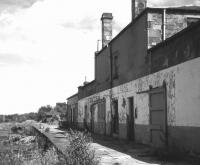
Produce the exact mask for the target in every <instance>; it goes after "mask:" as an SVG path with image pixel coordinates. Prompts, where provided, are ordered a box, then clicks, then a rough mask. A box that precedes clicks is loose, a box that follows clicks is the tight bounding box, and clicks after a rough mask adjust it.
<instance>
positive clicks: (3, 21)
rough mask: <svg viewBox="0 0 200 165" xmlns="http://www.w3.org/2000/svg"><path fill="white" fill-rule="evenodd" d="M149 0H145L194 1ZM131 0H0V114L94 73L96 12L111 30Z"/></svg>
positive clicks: (188, 0)
mask: <svg viewBox="0 0 200 165" xmlns="http://www.w3.org/2000/svg"><path fill="white" fill-rule="evenodd" d="M199 1H200V0H177V1H175V0H163V1H162V0H151V1H149V5H150V6H153V7H158V6H160V5H162V6H166V5H188V4H199ZM130 2H131V0H73V1H72V0H0V114H12V113H26V112H36V111H37V110H38V108H39V107H40V106H42V105H47V104H51V105H53V106H54V105H55V103H56V102H65V101H66V98H67V97H69V96H71V95H72V94H74V93H75V92H77V87H78V86H79V85H81V84H82V83H83V81H84V77H85V76H87V80H88V81H91V80H93V78H94V52H95V51H96V47H97V40H98V39H101V22H100V17H101V15H102V13H103V12H112V13H113V16H114V20H113V21H114V35H116V34H117V33H118V32H119V31H120V30H121V29H122V28H123V27H125V26H126V25H127V24H128V23H129V22H130V20H131V3H130Z"/></svg>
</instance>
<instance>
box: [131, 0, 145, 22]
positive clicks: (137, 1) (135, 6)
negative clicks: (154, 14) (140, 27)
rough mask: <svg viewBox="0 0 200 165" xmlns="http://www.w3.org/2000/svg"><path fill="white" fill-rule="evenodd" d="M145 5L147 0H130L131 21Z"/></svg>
mask: <svg viewBox="0 0 200 165" xmlns="http://www.w3.org/2000/svg"><path fill="white" fill-rule="evenodd" d="M146 7H147V0H131V9H132V21H133V20H134V19H135V18H136V17H137V16H138V15H139V14H140V13H141V12H142V11H143V10H144V9H145V8H146Z"/></svg>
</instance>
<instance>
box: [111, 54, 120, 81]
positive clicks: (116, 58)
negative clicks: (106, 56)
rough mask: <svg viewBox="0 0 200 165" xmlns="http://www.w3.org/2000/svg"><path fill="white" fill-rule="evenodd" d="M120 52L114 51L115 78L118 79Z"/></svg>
mask: <svg viewBox="0 0 200 165" xmlns="http://www.w3.org/2000/svg"><path fill="white" fill-rule="evenodd" d="M118 58H119V52H118V51H115V52H114V53H113V76H112V77H113V79H118V76H119V59H118Z"/></svg>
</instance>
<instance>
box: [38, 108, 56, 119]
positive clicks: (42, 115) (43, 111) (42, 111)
mask: <svg viewBox="0 0 200 165" xmlns="http://www.w3.org/2000/svg"><path fill="white" fill-rule="evenodd" d="M52 110H53V108H52V107H51V106H50V105H47V106H42V107H40V108H39V110H38V115H37V120H38V121H42V122H45V121H46V119H47V117H48V116H49V114H50V112H51V111H52Z"/></svg>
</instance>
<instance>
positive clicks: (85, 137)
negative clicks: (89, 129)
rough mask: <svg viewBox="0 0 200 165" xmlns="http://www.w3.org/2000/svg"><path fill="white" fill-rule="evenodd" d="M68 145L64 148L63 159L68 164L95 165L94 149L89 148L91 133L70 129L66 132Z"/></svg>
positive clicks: (96, 162) (96, 161)
mask: <svg viewBox="0 0 200 165" xmlns="http://www.w3.org/2000/svg"><path fill="white" fill-rule="evenodd" d="M67 139H68V140H69V146H68V147H67V148H66V152H65V155H66V157H65V160H66V164H70V165H97V164H98V163H99V161H98V160H97V158H95V151H94V150H92V149H91V147H90V143H91V142H92V138H91V135H90V134H88V133H85V132H80V131H73V130H71V129H70V131H69V132H68V134H67Z"/></svg>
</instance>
